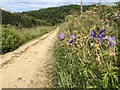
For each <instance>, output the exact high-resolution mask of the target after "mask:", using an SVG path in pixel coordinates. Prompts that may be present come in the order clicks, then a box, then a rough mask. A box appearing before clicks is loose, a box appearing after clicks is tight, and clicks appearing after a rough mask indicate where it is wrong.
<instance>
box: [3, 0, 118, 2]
mask: <svg viewBox="0 0 120 90" xmlns="http://www.w3.org/2000/svg"><path fill="white" fill-rule="evenodd" d="M91 1H92V2H99V0H83V2H91ZM100 1H102V2H117V1H120V0H100ZM1 2H80V0H26V1H24V0H1Z"/></svg>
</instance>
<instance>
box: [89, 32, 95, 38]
mask: <svg viewBox="0 0 120 90" xmlns="http://www.w3.org/2000/svg"><path fill="white" fill-rule="evenodd" d="M90 38H91V39H93V38H96V31H95V30H92V31H91V32H90Z"/></svg>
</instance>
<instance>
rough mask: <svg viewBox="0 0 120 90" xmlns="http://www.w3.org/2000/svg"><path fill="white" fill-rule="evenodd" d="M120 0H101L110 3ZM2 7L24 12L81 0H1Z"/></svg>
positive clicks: (77, 2)
mask: <svg viewBox="0 0 120 90" xmlns="http://www.w3.org/2000/svg"><path fill="white" fill-rule="evenodd" d="M98 1H99V0H83V4H84V5H88V4H91V2H94V3H97V2H98ZM117 1H120V0H101V2H106V3H108V4H110V3H111V2H117ZM0 2H2V3H0V8H2V9H4V10H7V11H10V12H22V11H30V10H38V9H40V8H47V7H55V6H61V5H69V4H79V3H80V0H0Z"/></svg>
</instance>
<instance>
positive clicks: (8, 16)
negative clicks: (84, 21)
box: [0, 5, 90, 28]
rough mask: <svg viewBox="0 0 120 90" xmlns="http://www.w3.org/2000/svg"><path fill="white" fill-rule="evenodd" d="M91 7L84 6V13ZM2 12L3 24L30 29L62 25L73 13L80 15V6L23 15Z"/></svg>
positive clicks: (48, 9) (41, 10)
mask: <svg viewBox="0 0 120 90" xmlns="http://www.w3.org/2000/svg"><path fill="white" fill-rule="evenodd" d="M89 7H90V6H84V8H83V11H86V10H88V9H89ZM0 11H2V24H5V25H7V24H10V25H13V26H17V27H26V28H30V27H32V26H44V25H47V26H50V25H55V24H58V23H61V22H63V21H64V19H65V17H66V16H67V15H69V14H71V13H73V12H77V13H79V12H80V6H79V5H68V6H61V7H52V8H46V9H39V10H35V11H28V12H22V13H10V12H8V11H4V10H0Z"/></svg>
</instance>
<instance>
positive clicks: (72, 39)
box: [68, 34, 76, 43]
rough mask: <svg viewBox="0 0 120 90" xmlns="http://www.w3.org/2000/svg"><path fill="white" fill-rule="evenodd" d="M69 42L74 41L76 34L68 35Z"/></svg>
mask: <svg viewBox="0 0 120 90" xmlns="http://www.w3.org/2000/svg"><path fill="white" fill-rule="evenodd" d="M68 42H69V43H76V36H75V35H74V34H72V35H70V40H68Z"/></svg>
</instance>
